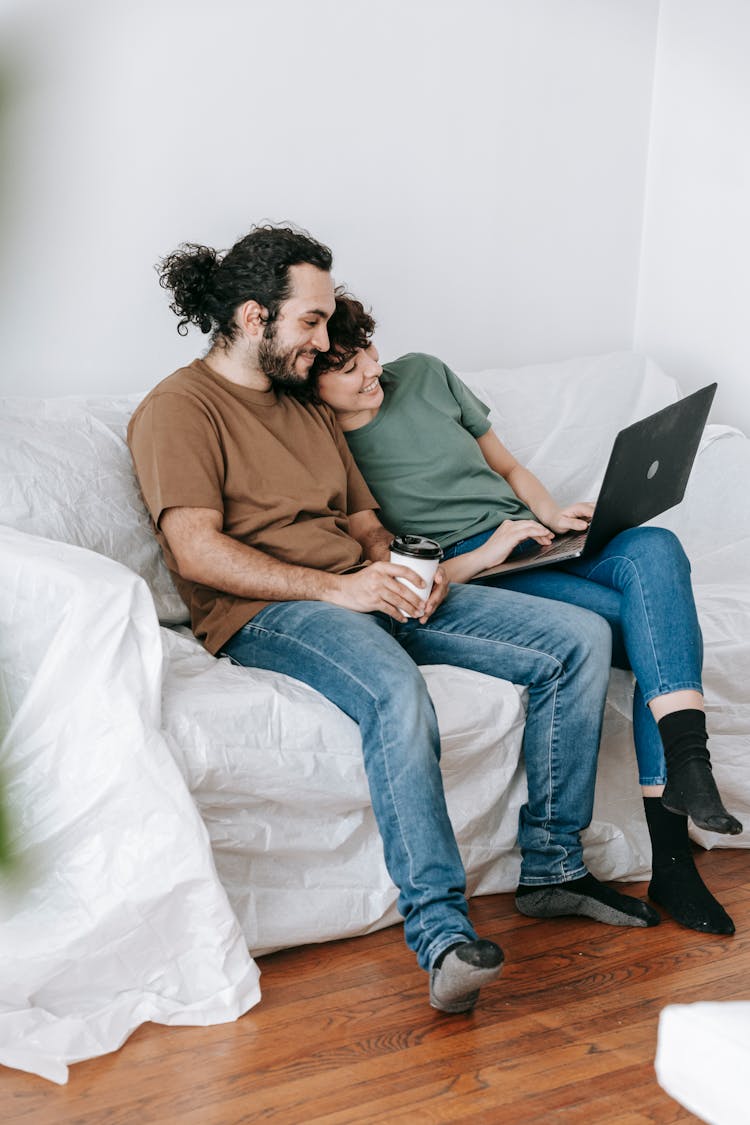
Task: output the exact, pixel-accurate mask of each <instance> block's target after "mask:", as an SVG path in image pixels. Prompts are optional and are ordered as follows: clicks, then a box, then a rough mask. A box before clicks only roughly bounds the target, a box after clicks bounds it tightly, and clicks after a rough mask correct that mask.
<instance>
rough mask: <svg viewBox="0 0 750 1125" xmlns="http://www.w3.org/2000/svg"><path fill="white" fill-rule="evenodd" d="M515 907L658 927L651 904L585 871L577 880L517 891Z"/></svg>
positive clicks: (537, 914)
mask: <svg viewBox="0 0 750 1125" xmlns="http://www.w3.org/2000/svg"><path fill="white" fill-rule="evenodd" d="M516 909H517V910H518V911H520V913H521V914H526V915H527V916H528V917H529V918H561V917H563V916H565V915H568V914H576V915H579V916H582V917H584V918H593V919H594V921H595V922H604V923H605V924H606V925H608V926H657V925H658V924H659V921H660V918H659V915H658V914H657V912H656V911H655V910H654V909H653V907H651V906H649V905H648V903H647V902H641V900H640V899H637V898H631V897H630V895H621V894H618V892H617V891H613V890H612V888H611V887H607V886H605V885H604V883H600V882H599V880H598V879H595V878H594V876H593V875H592V874H591V873H590V872H587V874H586V875H584V876H582V878H580V879H572V880H570V882H567V883H552V884H547V885H546V886H542V887H531V886H524V885H523V884H521V886H519V888H518V890H517V891H516Z"/></svg>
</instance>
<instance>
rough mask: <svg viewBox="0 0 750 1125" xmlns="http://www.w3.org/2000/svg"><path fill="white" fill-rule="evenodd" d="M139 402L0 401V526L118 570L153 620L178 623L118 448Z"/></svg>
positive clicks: (183, 614)
mask: <svg viewBox="0 0 750 1125" xmlns="http://www.w3.org/2000/svg"><path fill="white" fill-rule="evenodd" d="M139 398H140V396H139V395H134V396H128V397H122V398H119V399H118V398H114V397H112V398H107V399H95V400H86V399H79V398H75V397H71V398H60V399H31V398H15V397H14V398H5V399H0V524H5V525H6V526H10V527H14V528H16V529H17V530H19V531H25V532H28V533H31V534H34V535H40V536H43V537H44V538H47V539H55V540H58V541H60V542H64V543H71V544H73V545H75V546H79V547H87V548H88V549H89V550H92V551H96V552H98V553H99V554H102V555H107V556H108V557H109V558H111V559H114V560H115V561H116V562H120V563H122V564H124V565H125V566H127V567H129V568H130V569H131V570H134V571H135V572H136V573H137V574H139V575H140V576H141V577H142V578H143V579H144V580H145V581H146V583H147V585H148V586H149V588H150V590H151V593H152V595H153V598H154V603H155V605H156V611H157V614H158V616H159V620H160V621H162V622H163V623H164V624H178V623H180V622H184V621H186V620H187V619H188V613H187V609H186V607H185V604H184V603H183V601H182V599H181V598H180V596H179V594H178V593H177V591H176V590H175V588H174V585H173V583H172V579H171V577H170V575H169V572H168V570H167V568H166V566H165V564H164V561H163V559H162V555H161V550H160V549H159V545H158V543H157V541H156V539H155V538H154V535H153V532H152V530H151V526H150V521H149V517H148V514H147V512H146V508H145V506H144V504H143V501H142V499H141V495H140V491H139V489H138V483H137V481H136V478H135V474H134V472H133V467H132V464H131V460H130V452H129V450H128V447H127V445H126V443H125V429H126V427H127V422H128V418H129V416H130V413H131V411H132V410H133V409H134V407H135V405H136V403H137V402H138V400H139ZM97 415H98V416H97Z"/></svg>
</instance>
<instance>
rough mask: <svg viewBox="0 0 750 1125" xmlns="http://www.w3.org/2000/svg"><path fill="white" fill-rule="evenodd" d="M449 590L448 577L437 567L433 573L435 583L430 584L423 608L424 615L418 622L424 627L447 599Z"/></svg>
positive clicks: (440, 567)
mask: <svg viewBox="0 0 750 1125" xmlns="http://www.w3.org/2000/svg"><path fill="white" fill-rule="evenodd" d="M449 589H450V582H449V581H448V576H447V574H446V573H445V571H444V570H443V568H442V566H439V567H438V568H437V570H436V571H435V581H434V582H433V584H432V590H431V591H430V596H429V598H428V599H427V605H426V606H425V607H424V613H423V614H422V616H421V617H420V619H419V620H420V622H421V624H422V625H424V623H425V621H427V619H428V618H430V617H432V615H433V613H434V612H435V610H436V609H437V607H438V606H439V605H441V604H442V602H444V601H445V599H446V598H447V597H448V590H449Z"/></svg>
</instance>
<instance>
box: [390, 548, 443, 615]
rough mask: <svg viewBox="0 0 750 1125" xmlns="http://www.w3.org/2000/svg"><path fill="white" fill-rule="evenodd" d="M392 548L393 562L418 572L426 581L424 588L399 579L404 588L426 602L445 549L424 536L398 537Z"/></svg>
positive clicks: (404, 579)
mask: <svg viewBox="0 0 750 1125" xmlns="http://www.w3.org/2000/svg"><path fill="white" fill-rule="evenodd" d="M390 548H391V562H392V563H398V564H399V565H401V566H408V567H409V569H410V570H414V571H416V573H417V574H418V575H419V577H420V578H422V579H423V580H424V586H422V587H421V588H420V587H419V586H415V585H414V583H413V582H409V580H408V579H406V578H399V582H403V584H404V586H408V587H409V589H410V590H413V591H414V593H415V594H418V595H419V597H420V598H421V599H422V601H425V602H426V601H427V599H428V598H429V596H430V591H431V590H432V583H433V582H434V580H435V571H436V570H437V568H438V564H439V562H440V560H441V559H442V557H443V548H442V547H441V546H440V544H439V543H436V542H435V540H434V539H427V538H425V536H424V535H397V536H396V538H395V539H394V540H393V541H392V543H391V545H390Z"/></svg>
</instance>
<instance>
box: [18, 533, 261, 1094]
mask: <svg viewBox="0 0 750 1125" xmlns="http://www.w3.org/2000/svg"><path fill="white" fill-rule="evenodd" d="M161 661H162V650H161V639H160V634H159V628H158V624H157V620H156V614H155V611H154V607H153V602H152V599H151V597H150V594H149V592H148V589H147V587H146V584H145V583H144V582H143V580H142V579H140V578H138V577H137V576H136V575H135V574H133V573H132V572H130V571H129V570H127V568H126V567H123V566H121V565H120V564H118V563H115V562H112V561H111V560H109V559H106V558H104V557H102V556H101V555H97V554H94V553H93V552H91V551H87V550H84V549H82V548H79V547H72V546H69V545H67V544H63V543H57V542H52V541H51V540H46V539H38V538H36V537H35V536H31V535H27V534H24V533H22V532H18V531H15V530H12V529H9V528H0V700H2V704H3V712H4V723H3V726H4V730H3V734H4V738H3V741H2V744H1V745H0V765H1V766H2V769H3V774H4V778H5V783H6V789H7V798H8V804H9V813H10V820H11V834H12V837H13V839H14V842H15V847H16V852H17V856H18V859H17V867H18V873H17V874H18V878H17V881H18V886H17V887H16V888H15V889H14V890H13V892H12V893H11V892H10V891H7V890H6V891H5V892H4V893H3V897H2V898H0V948H2V949H3V957H2V959H1V960H0V1063H4V1064H5V1065H8V1066H17V1067H20V1068H22V1069H27V1070H31V1071H34V1072H36V1073H40V1074H43V1075H45V1076H46V1077H49V1078H52V1079H54V1080H56V1081H65V1079H66V1077H67V1070H66V1066H67V1064H68V1063H70V1062H75V1061H77V1060H79V1059H82V1058H90V1057H93V1056H95V1055H100V1054H104V1053H106V1052H107V1051H111V1050H115V1049H116V1048H117V1047H119V1046H120V1044H121V1043H122V1042H123V1040H124V1039H125V1038H127V1036H128V1035H129V1034H130V1032H131V1031H132V1030H133V1029H134V1028H135V1027H137V1026H138V1025H139V1024H140V1023H143V1022H144V1021H146V1020H153V1021H155V1022H160V1023H170V1024H181V1023H196V1024H206V1023H213V1022H221V1021H225V1020H228V1019H233V1018H236V1017H237V1016H238V1015H240V1014H241V1013H242V1012H243V1011H246V1010H247V1008H249V1007H250V1006H252V1004H254V1003H255V1002H256V1001H257V1000H258V999H259V996H260V993H259V990H258V985H257V978H258V973H257V969H256V967H255V965H254V964H253V962H252V961H251V959H250V958H249V955H248V953H247V949H246V946H245V943H244V941H243V938H242V934H241V931H240V929H239V926H238V924H237V921H236V919H235V917H234V915H233V913H232V911H231V909H230V907H229V904H228V901H227V899H226V895H225V892H224V890H223V888H222V886H221V884H220V883H219V881H218V878H217V876H216V871H215V868H214V864H213V859H212V857H211V852H210V847H209V844H208V838H207V834H206V831H205V829H204V827H203V824H202V821H201V820H200V817H199V816H198V813H197V811H196V809H195V807H194V804H193V802H192V800H191V798H190V795H189V793H188V792H187V789H186V787H185V784H184V782H183V780H182V777H181V775H180V773H179V770H178V769H177V767H176V765H175V763H174V761H173V759H172V757H171V755H170V753H169V750H168V748H167V746H166V744H165V742H164V740H163V738H162V735H161V732H160V729H159V717H160V687H161Z"/></svg>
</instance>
